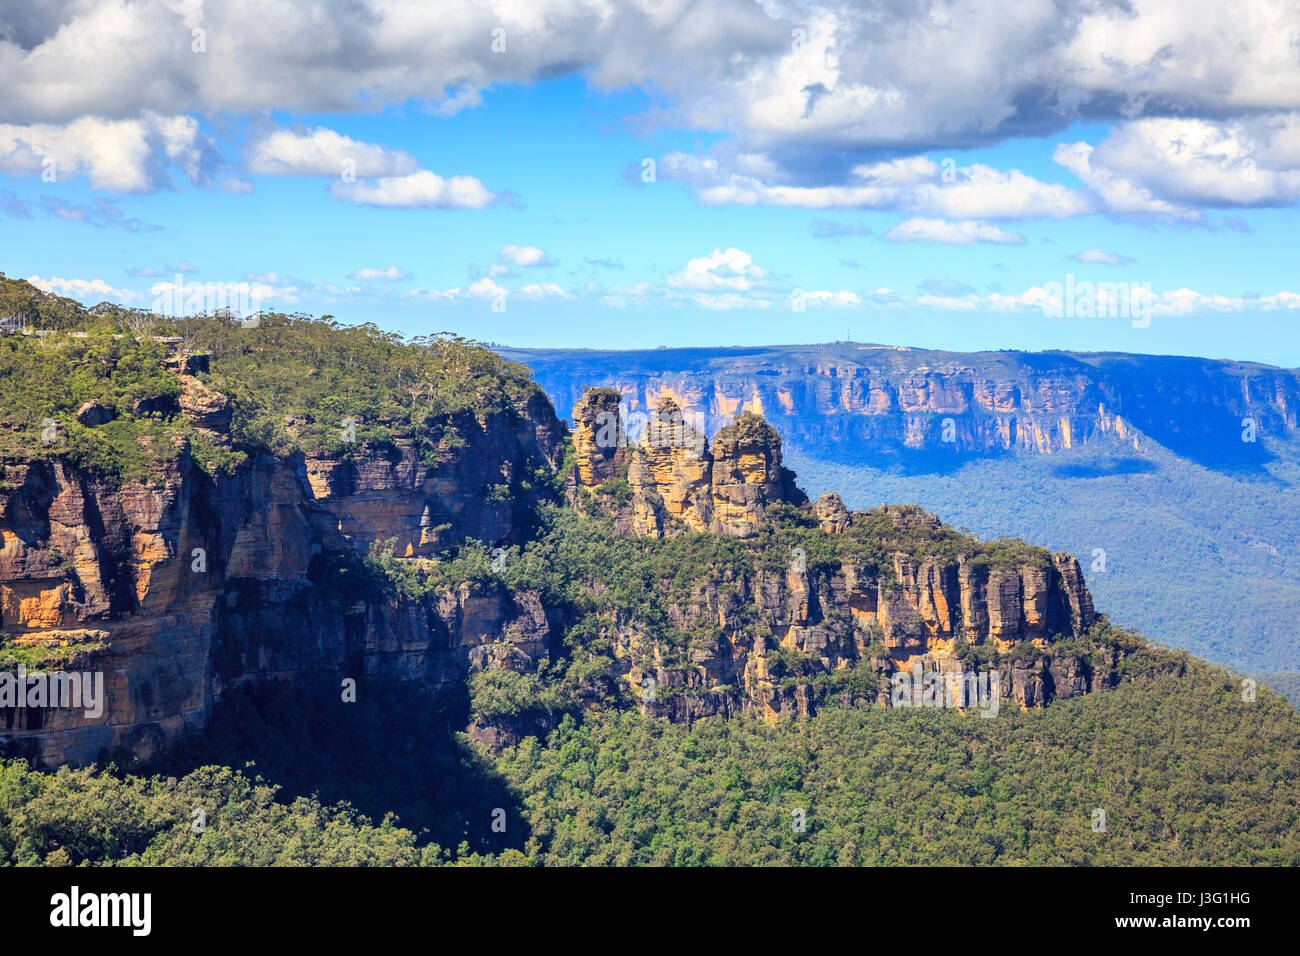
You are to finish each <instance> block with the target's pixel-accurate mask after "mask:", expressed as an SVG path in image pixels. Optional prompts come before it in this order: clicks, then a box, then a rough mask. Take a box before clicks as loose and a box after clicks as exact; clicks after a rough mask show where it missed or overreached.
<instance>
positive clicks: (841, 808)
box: [0, 651, 1300, 865]
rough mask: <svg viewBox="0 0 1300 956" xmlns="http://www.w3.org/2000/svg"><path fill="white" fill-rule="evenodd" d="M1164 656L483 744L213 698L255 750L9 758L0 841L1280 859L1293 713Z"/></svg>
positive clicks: (894, 860)
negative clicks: (222, 759) (1070, 675)
mask: <svg viewBox="0 0 1300 956" xmlns="http://www.w3.org/2000/svg"><path fill="white" fill-rule="evenodd" d="M1167 658H1168V652H1159V651H1157V652H1152V653H1151V654H1142V655H1138V656H1136V657H1134V658H1132V659H1131V661H1130V663H1129V665H1128V671H1129V673H1128V676H1129V680H1127V681H1126V682H1125V683H1124V684H1122V685H1121V686H1120V687H1119V688H1117V689H1116V690H1113V691H1110V692H1108V693H1104V694H1090V695H1088V696H1086V697H1082V698H1077V699H1074V700H1070V701H1064V702H1058V703H1055V704H1053V705H1052V706H1050V707H1048V708H1046V709H1044V710H1039V711H1029V712H1023V713H1022V712H1019V711H1014V710H1010V709H1008V710H1005V711H1004V712H1003V713H1002V714H1001V715H1000V716H999V717H997V718H996V719H993V720H984V719H980V718H977V717H974V716H973V715H962V714H960V713H957V712H955V711H952V710H911V711H907V710H891V709H886V708H877V707H867V708H839V707H831V708H828V709H827V710H825V711H823V712H822V713H821V714H819V715H817V716H816V717H813V718H811V719H807V720H802V721H796V720H786V721H782V722H781V723H779V724H777V725H775V726H768V725H766V724H764V723H762V722H760V721H752V720H716V721H704V722H701V723H698V724H696V725H694V726H693V727H690V728H686V727H681V726H677V725H673V724H669V723H667V722H664V721H661V720H657V719H655V718H650V717H642V716H640V715H638V714H636V713H635V712H631V711H617V710H613V709H610V710H603V711H601V712H599V713H596V712H590V713H585V714H581V715H577V716H567V717H565V718H563V719H562V720H561V722H560V724H559V726H558V727H557V729H556V730H554V731H553V732H551V733H550V734H549V735H546V736H544V737H541V738H538V737H527V738H525V739H524V740H523V741H522V742H521V743H520V744H519V745H518V746H516V747H513V748H508V749H506V750H504V751H503V752H501V753H500V754H497V755H493V754H491V753H490V752H488V751H487V750H483V749H476V748H475V747H474V746H473V745H472V744H470V743H469V742H468V740H467V739H466V738H464V737H463V736H462V737H460V738H459V739H456V740H448V741H445V742H443V743H435V744H433V745H432V746H430V745H429V744H430V740H429V739H426V737H427V736H428V732H427V730H422V729H421V728H427V726H428V725H427V724H424V723H421V722H420V718H421V717H422V716H426V715H425V714H422V713H421V711H420V710H419V708H418V707H417V708H416V709H415V710H414V711H412V710H410V709H408V708H406V707H405V706H397V704H396V703H395V702H389V703H388V704H387V711H386V712H385V709H384V708H381V707H372V708H369V709H367V711H366V714H365V716H364V717H363V718H362V719H361V720H357V719H355V717H354V716H352V715H351V714H350V715H349V716H348V717H347V718H346V719H345V718H344V717H343V716H342V714H341V710H339V709H338V708H337V707H336V708H335V713H334V716H332V717H331V716H330V714H329V713H328V712H327V711H328V708H329V705H328V704H326V703H324V702H321V703H320V704H319V706H318V707H316V709H313V707H312V705H311V704H310V703H309V704H306V705H303V704H301V703H299V702H295V703H294V705H293V707H292V708H289V707H288V705H287V704H286V702H285V700H286V699H285V695H265V696H264V697H263V698H261V699H243V700H241V701H240V702H239V703H238V704H237V705H232V706H233V707H237V708H238V709H239V710H241V711H243V713H240V714H238V715H236V714H232V713H226V714H223V715H221V717H220V719H219V720H218V721H217V723H216V725H215V729H214V732H213V733H212V735H211V737H210V740H208V741H207V742H206V743H205V744H204V747H205V748H206V749H207V751H208V753H209V754H210V755H218V754H220V753H222V752H223V751H225V752H226V753H229V752H230V751H231V750H238V751H239V752H240V753H242V754H245V755H247V754H254V755H256V759H257V763H256V764H255V765H252V766H248V767H245V766H244V764H243V762H242V761H231V763H230V764H228V765H225V766H221V765H203V766H200V767H198V768H197V769H194V770H191V771H190V772H188V773H185V774H184V775H180V776H176V775H167V774H164V773H156V774H150V775H148V776H132V775H123V774H121V773H119V772H117V771H115V770H113V769H108V770H91V769H83V770H70V769H62V770H59V771H57V772H52V773H47V772H38V771H33V770H31V769H29V768H27V767H26V766H25V765H24V764H22V763H21V762H13V761H9V762H5V763H4V764H3V766H0V858H3V860H4V861H5V862H8V863H15V864H36V863H41V862H44V863H46V864H56V863H63V864H68V863H82V862H89V863H92V864H98V863H117V864H127V865H130V864H140V863H169V864H178V865H191V864H208V863H218V864H269V863H277V864H334V863H338V864H394V865H405V864H411V865H415V864H434V863H447V862H455V863H459V864H462V865H464V864H468V865H480V864H545V865H568V864H677V865H683V864H690V865H697V864H698V865H705V864H708V865H745V864H756V863H757V864H771V863H778V864H816V865H852V864H898V863H912V864H918V863H919V864H937V863H952V864H1017V863H1019V864H1071V865H1076V864H1090V865H1105V864H1151V863H1154V864H1175V863H1177V864H1196V865H1203V864H1266V863H1273V864H1285V865H1297V864H1300V787H1297V780H1300V744H1298V742H1300V715H1297V714H1296V712H1295V711H1294V710H1293V709H1291V708H1290V707H1289V706H1287V704H1286V703H1285V702H1284V701H1282V700H1281V699H1280V698H1277V697H1274V696H1272V695H1270V694H1268V693H1267V692H1263V693H1261V694H1260V696H1259V697H1258V698H1257V699H1256V700H1254V701H1253V702H1249V703H1247V702H1244V701H1243V700H1242V697H1241V694H1240V692H1239V685H1238V683H1237V681H1236V680H1235V679H1233V678H1231V677H1230V676H1229V675H1226V674H1225V673H1223V672H1221V671H1219V670H1216V669H1214V668H1210V667H1208V666H1206V665H1203V664H1200V663H1199V662H1195V661H1192V660H1188V659H1186V658H1181V659H1179V662H1178V663H1179V667H1178V668H1177V669H1176V670H1175V671H1174V672H1170V671H1169V670H1168V664H1169V661H1168V659H1167ZM290 709H292V713H290ZM294 714H296V717H295V716H294ZM403 730H406V731H408V733H405V734H404V733H403V732H402V731H403ZM371 734H379V735H382V736H381V737H371V736H370V735H371ZM408 738H409V739H408ZM189 756H190V759H194V758H197V757H198V756H199V754H197V753H195V754H192V755H189ZM182 762H183V761H182ZM232 766H233V768H236V769H232ZM259 774H261V775H264V776H265V779H259ZM394 774H396V779H393V778H392V775H394ZM277 788H280V789H277ZM385 805H387V806H388V807H390V808H391V807H393V806H398V805H400V806H401V810H400V812H399V815H398V816H397V817H385V815H384V814H383V813H382V812H381V810H382V808H383V807H384V806H385ZM359 807H364V808H366V810H368V811H369V813H368V814H365V813H363V812H362V811H361V810H360V809H359ZM199 808H202V809H204V810H205V824H206V825H205V828H204V829H203V832H195V828H194V822H195V813H194V811H195V810H196V809H199ZM1097 810H1102V811H1104V813H1105V824H1104V830H1101V829H1094V826H1096V825H1097V821H1098V820H1099V818H1098V817H1097V816H1096V814H1095V811H1097ZM495 821H501V824H502V825H503V826H504V831H503V832H502V831H501V826H498V827H497V828H496V829H494V827H493V823H494V822H495ZM799 821H802V824H803V827H802V829H800V828H799V826H798V823H799ZM439 841H441V842H439Z"/></svg>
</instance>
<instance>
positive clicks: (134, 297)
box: [27, 275, 145, 305]
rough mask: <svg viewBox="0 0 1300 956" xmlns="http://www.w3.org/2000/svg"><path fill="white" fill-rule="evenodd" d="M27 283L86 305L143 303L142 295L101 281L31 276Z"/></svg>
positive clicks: (143, 297)
mask: <svg viewBox="0 0 1300 956" xmlns="http://www.w3.org/2000/svg"><path fill="white" fill-rule="evenodd" d="M27 281H28V282H30V283H31V284H32V285H34V286H35V287H36V288H38V289H40V290H41V291H42V292H48V293H50V294H51V295H62V296H68V297H70V298H73V299H79V300H81V301H83V302H87V303H89V302H95V303H98V302H105V301H109V300H111V301H113V302H117V303H118V304H119V305H139V304H141V303H143V302H144V301H145V296H144V294H143V293H141V292H135V291H132V290H131V289H118V288H115V287H114V286H112V285H110V284H109V283H107V282H105V281H104V280H103V279H65V278H62V277H61V276H50V277H49V278H48V279H44V278H41V277H40V276H38V275H32V276H28V277H27Z"/></svg>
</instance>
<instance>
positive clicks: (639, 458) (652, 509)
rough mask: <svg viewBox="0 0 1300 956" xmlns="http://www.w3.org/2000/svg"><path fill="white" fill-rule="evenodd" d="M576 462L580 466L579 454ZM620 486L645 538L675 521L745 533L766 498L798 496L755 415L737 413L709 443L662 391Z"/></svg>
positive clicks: (795, 499) (773, 438)
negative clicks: (624, 487)
mask: <svg viewBox="0 0 1300 956" xmlns="http://www.w3.org/2000/svg"><path fill="white" fill-rule="evenodd" d="M577 467H578V469H579V471H580V472H581V470H582V469H583V467H584V465H583V463H582V461H581V458H580V459H579V464H578V466H577ZM587 467H588V468H589V469H591V468H594V466H587ZM628 485H629V486H630V488H631V491H632V500H633V524H632V526H633V529H634V530H635V531H636V532H637V533H639V534H644V535H650V536H652V537H661V536H663V535H665V534H670V533H673V532H674V531H675V530H677V527H684V528H689V529H691V530H694V531H713V532H718V533H721V534H729V535H735V536H737V537H746V536H748V535H750V534H753V532H754V530H755V529H756V528H757V527H758V525H759V523H760V522H761V521H762V520H763V515H764V511H765V509H766V507H767V506H768V505H769V504H772V503H775V502H779V501H785V502H791V503H795V504H799V503H803V502H804V501H805V498H804V496H803V492H801V491H800V490H799V489H798V488H797V487H796V486H795V484H794V474H793V473H792V472H791V471H789V469H787V468H785V467H783V466H782V464H781V436H780V435H778V434H777V432H776V430H775V429H774V428H772V427H771V426H770V425H768V424H767V423H766V422H765V421H763V419H762V418H761V417H760V416H758V415H754V414H752V413H748V412H746V413H744V414H742V415H741V416H739V417H738V418H737V419H736V421H734V422H732V423H731V424H730V425H729V426H727V427H726V428H724V429H722V430H721V431H720V432H718V434H717V437H716V438H715V439H714V442H713V448H712V450H710V448H709V443H708V442H707V441H706V440H705V438H704V436H703V435H702V434H701V433H700V432H699V431H697V430H696V429H695V428H694V427H692V426H691V425H690V424H689V423H688V422H687V421H686V420H685V418H684V416H683V415H682V413H681V410H680V409H679V408H678V407H677V403H676V402H674V401H673V400H672V399H671V398H667V397H665V398H663V399H661V400H660V402H659V405H658V407H657V408H656V409H655V415H654V416H653V417H652V418H651V419H650V421H649V423H648V424H647V426H646V429H645V435H644V437H643V439H642V442H641V443H640V445H638V446H637V447H636V448H635V449H634V450H633V453H632V460H631V462H630V464H629V466H628Z"/></svg>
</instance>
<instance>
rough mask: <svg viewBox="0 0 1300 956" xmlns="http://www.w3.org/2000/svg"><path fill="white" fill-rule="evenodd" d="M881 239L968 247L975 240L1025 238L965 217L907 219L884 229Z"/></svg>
mask: <svg viewBox="0 0 1300 956" xmlns="http://www.w3.org/2000/svg"><path fill="white" fill-rule="evenodd" d="M884 238H885V239H887V240H888V241H890V242H934V243H941V244H944V245H950V246H969V245H972V244H974V243H977V242H991V243H998V244H1001V245H1008V246H1020V245H1024V243H1025V241H1026V240H1025V237H1024V236H1021V235H1018V234H1017V233H1014V232H1007V231H1006V230H1005V229H999V228H998V227H997V226H992V225H989V224H988V223H983V222H974V221H973V220H969V219H967V220H963V221H961V222H949V221H947V220H944V219H907V220H904V221H903V222H900V223H899V224H898V225H897V226H894V227H893V228H892V229H890V230H889V231H888V232H886V233H885V235H884Z"/></svg>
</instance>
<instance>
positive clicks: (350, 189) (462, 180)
mask: <svg viewBox="0 0 1300 956" xmlns="http://www.w3.org/2000/svg"><path fill="white" fill-rule="evenodd" d="M330 193H331V194H332V195H333V196H334V198H335V199H342V200H346V201H348V202H354V203H358V204H360V205H363V206H379V207H387V208H401V209H482V208H483V207H484V206H486V205H488V204H489V203H491V202H492V201H493V200H494V199H496V194H495V193H493V192H491V191H490V190H489V189H488V188H487V187H486V186H484V185H483V183H482V182H481V181H479V180H477V179H475V178H474V177H473V176H452V177H450V178H448V179H443V178H442V177H441V176H439V175H437V174H436V173H432V172H430V171H429V170H427V169H422V170H420V171H419V172H415V173H411V174H410V175H409V176H384V177H381V178H379V179H375V180H370V181H364V182H363V181H360V180H358V181H357V182H354V183H345V182H334V183H331V184H330Z"/></svg>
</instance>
